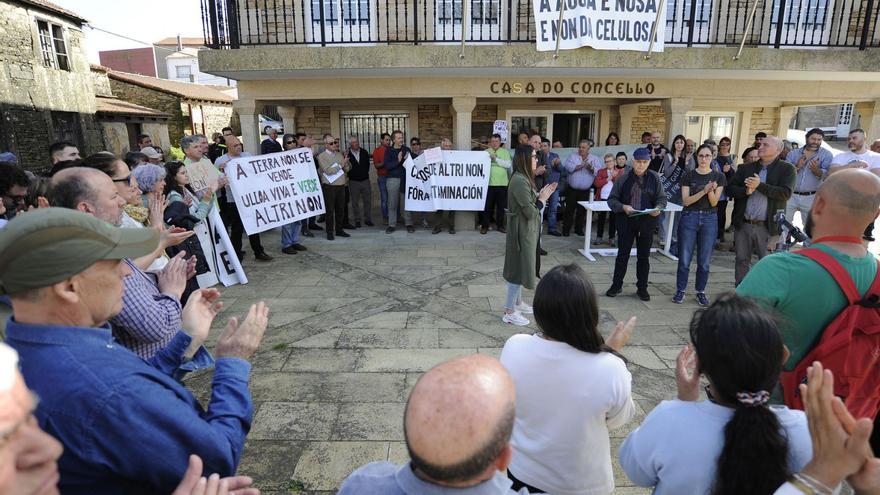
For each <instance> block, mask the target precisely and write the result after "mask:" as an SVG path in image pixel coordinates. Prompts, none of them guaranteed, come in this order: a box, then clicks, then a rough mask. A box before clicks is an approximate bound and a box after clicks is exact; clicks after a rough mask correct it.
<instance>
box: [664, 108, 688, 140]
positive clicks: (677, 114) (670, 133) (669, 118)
mask: <svg viewBox="0 0 880 495" xmlns="http://www.w3.org/2000/svg"><path fill="white" fill-rule="evenodd" d="M693 104H694V100H693V99H692V98H668V99H666V100H663V102H662V104H661V106H662V107H663V112H664V113H665V114H666V134H664V136H663V142H669V143H671V142H672V138H674V137H675V136H677V135H679V134H681V135H684V131H685V120H684V119H685V118H686V117H687V113H688V111H690V109H691V107H692V106H693Z"/></svg>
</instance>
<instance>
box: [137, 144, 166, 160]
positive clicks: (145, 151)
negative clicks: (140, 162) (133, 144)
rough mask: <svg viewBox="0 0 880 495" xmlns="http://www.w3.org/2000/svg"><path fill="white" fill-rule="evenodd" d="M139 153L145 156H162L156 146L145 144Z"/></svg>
mask: <svg viewBox="0 0 880 495" xmlns="http://www.w3.org/2000/svg"><path fill="white" fill-rule="evenodd" d="M141 153H143V154H144V155H146V156H147V158H162V155H161V154H160V153H159V152H158V151H156V148H153V147H152V146H147V147H146V148H144V149H142V150H141Z"/></svg>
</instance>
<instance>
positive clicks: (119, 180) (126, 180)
mask: <svg viewBox="0 0 880 495" xmlns="http://www.w3.org/2000/svg"><path fill="white" fill-rule="evenodd" d="M113 182H124V183H125V184H126V185H129V186H130V185H131V174H128V177H123V178H121V179H113Z"/></svg>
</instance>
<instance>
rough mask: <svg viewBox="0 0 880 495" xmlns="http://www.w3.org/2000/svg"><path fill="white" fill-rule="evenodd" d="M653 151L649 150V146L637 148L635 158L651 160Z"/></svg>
mask: <svg viewBox="0 0 880 495" xmlns="http://www.w3.org/2000/svg"><path fill="white" fill-rule="evenodd" d="M650 159H651V152H650V151H648V148H636V150H635V151H633V160H650Z"/></svg>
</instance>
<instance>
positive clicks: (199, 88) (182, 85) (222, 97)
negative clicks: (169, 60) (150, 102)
mask: <svg viewBox="0 0 880 495" xmlns="http://www.w3.org/2000/svg"><path fill="white" fill-rule="evenodd" d="M107 76H108V77H109V78H110V79H115V80H117V81H122V82H126V83H129V84H135V85H137V86H141V87H144V88H148V89H155V90H156V91H161V92H163V93H168V94H172V95H175V96H180V97H182V98H189V99H191V100H204V101H216V102H220V103H232V102H233V101H235V98H233V97H231V96H229V95H227V94H226V93H223V92H221V91H218V90H216V89H214V88H212V87H211V86H208V85H206V84H195V83H188V82H181V81H170V80H168V79H159V78H157V77H150V76H142V75H140V74H130V73H128V72H119V71H115V70H111V71H109V72H107Z"/></svg>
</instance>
